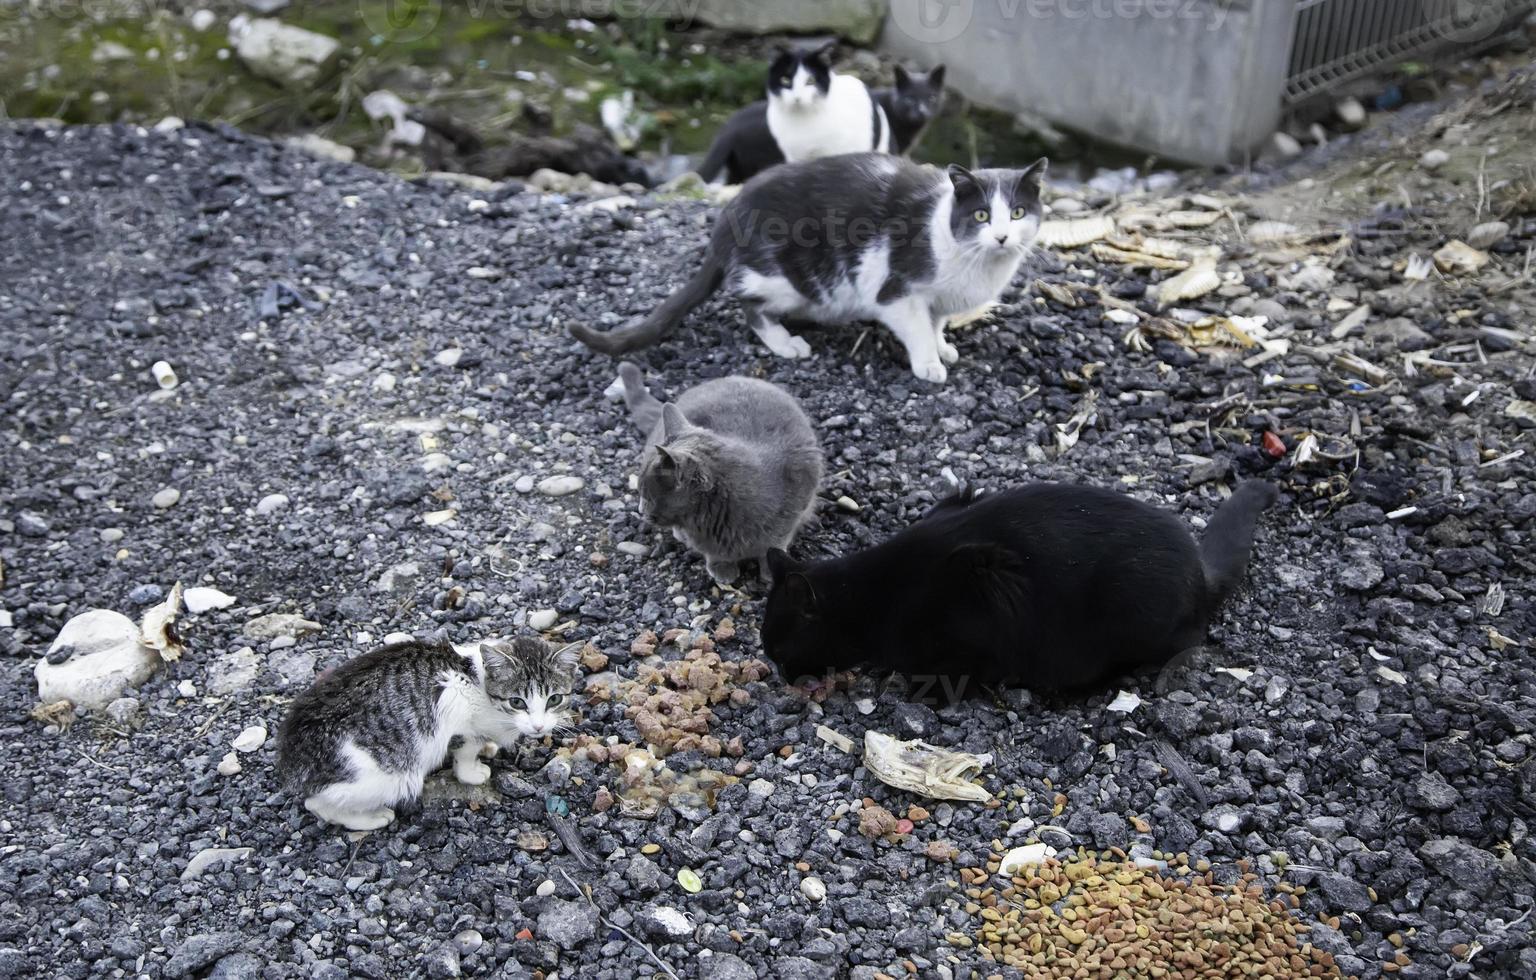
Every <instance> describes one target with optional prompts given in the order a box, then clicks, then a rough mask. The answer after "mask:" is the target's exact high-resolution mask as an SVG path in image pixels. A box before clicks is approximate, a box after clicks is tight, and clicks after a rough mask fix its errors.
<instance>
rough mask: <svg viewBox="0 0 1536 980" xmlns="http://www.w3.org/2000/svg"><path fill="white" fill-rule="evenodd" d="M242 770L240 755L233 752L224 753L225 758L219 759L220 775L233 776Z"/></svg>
mask: <svg viewBox="0 0 1536 980" xmlns="http://www.w3.org/2000/svg"><path fill="white" fill-rule="evenodd" d="M239 771H240V757H239V756H237V755H235V754H234V753H233V752H226V753H224V758H222V759H220V760H219V775H220V776H233V775H234V774H235V773H237V772H239Z"/></svg>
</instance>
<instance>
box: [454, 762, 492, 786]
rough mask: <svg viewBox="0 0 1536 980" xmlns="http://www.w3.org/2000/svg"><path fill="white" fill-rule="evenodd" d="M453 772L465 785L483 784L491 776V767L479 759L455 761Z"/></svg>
mask: <svg viewBox="0 0 1536 980" xmlns="http://www.w3.org/2000/svg"><path fill="white" fill-rule="evenodd" d="M453 774H454V775H455V776H457V777H458V779H459V782H461V783H463V784H464V785H466V786H483V785H485V783H486V781H487V780H489V779H490V778H491V767H490V766H488V765H486V764H485V763H483V762H480V761H471V762H469V763H462V762H456V763H454V766H453Z"/></svg>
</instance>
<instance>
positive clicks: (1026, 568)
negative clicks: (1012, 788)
mask: <svg viewBox="0 0 1536 980" xmlns="http://www.w3.org/2000/svg"><path fill="white" fill-rule="evenodd" d="M1275 497H1276V491H1275V488H1274V487H1272V486H1270V485H1269V484H1266V483H1262V482H1259V481H1250V482H1247V483H1244V484H1242V485H1241V486H1239V487H1238V488H1237V490H1236V491H1235V492H1234V493H1233V494H1232V496H1231V498H1230V499H1228V500H1227V501H1226V502H1225V503H1223V504H1222V505H1221V506H1220V507H1218V508H1217V509H1216V513H1215V514H1214V515H1213V516H1212V518H1211V521H1210V524H1209V525H1208V526H1207V527H1206V531H1205V535H1204V537H1203V539H1202V541H1201V543H1200V545H1199V546H1198V547H1197V546H1196V545H1195V541H1194V538H1193V537H1192V536H1191V535H1190V533H1189V530H1188V529H1187V528H1186V527H1185V526H1184V523H1183V522H1182V521H1180V520H1179V519H1178V518H1177V517H1175V516H1174V515H1173V514H1170V513H1168V512H1167V511H1164V510H1160V509H1158V508H1156V507H1153V506H1151V505H1149V504H1144V503H1141V502H1140V501H1137V500H1134V499H1132V498H1131V497H1127V496H1125V495H1123V494H1120V493H1116V492H1114V491H1111V490H1100V489H1096V488H1093V487H1085V486H1072V485H1068V484H1051V483H1043V484H1037V485H1034V486H1028V487H1020V488H1018V489H1014V490H1008V491H1005V492H1003V493H999V494H996V495H989V496H986V497H981V498H974V497H971V496H970V495H968V494H961V495H958V496H955V497H952V498H950V499H949V500H946V501H944V502H942V503H940V504H939V505H937V506H935V507H934V508H933V510H931V511H930V512H929V513H928V514H926V515H925V516H924V517H923V518H922V519H921V520H919V521H918V522H917V523H916V524H913V525H912V526H911V527H909V528H907V529H905V530H903V531H901V532H899V533H897V534H896V535H895V536H893V537H891V538H889V539H888V540H886V541H884V542H882V543H881V544H879V545H876V546H875V547H873V548H870V549H868V550H865V551H861V552H857V553H855V554H852V555H847V556H844V557H842V558H835V559H832V560H829V561H823V562H817V563H816V564H813V565H804V564H799V563H796V562H794V561H793V560H791V559H790V558H789V556H787V555H785V554H784V553H783V552H771V553H770V554H769V556H768V557H769V565H770V567H771V569H772V571H773V589H772V591H771V592H770V593H769V595H768V608H767V611H766V613H765V614H764V617H763V630H762V636H763V649H764V651H765V652H766V653H767V654H768V656H769V657H770V658H772V659H773V660H774V661H775V662H776V663H777V664H778V666H779V671H780V674H781V675H782V676H783V678H784V679H785V680H786V681H790V682H794V681H795V680H797V679H799V678H804V677H807V676H820V675H824V674H826V673H827V672H829V671H836V670H842V669H846V668H849V667H854V666H857V665H860V664H865V665H869V666H871V667H873V668H875V669H878V670H882V671H897V672H900V673H903V674H906V675H908V676H913V675H919V676H925V677H933V676H941V677H945V678H947V684H948V685H949V686H948V687H946V688H945V690H947V691H951V692H954V694H955V695H956V696H959V695H960V694H961V693H965V692H967V691H969V692H971V693H975V692H976V689H977V688H978V687H979V686H981V685H995V684H1004V683H1018V684H1021V685H1023V686H1027V687H1032V688H1038V689H1043V690H1063V689H1065V690H1070V689H1072V688H1080V687H1083V686H1086V685H1091V684H1095V683H1098V682H1102V681H1104V680H1106V679H1109V678H1112V677H1114V676H1115V675H1116V674H1119V673H1122V672H1125V671H1127V670H1133V669H1135V668H1139V667H1145V666H1152V665H1158V664H1162V663H1164V662H1165V661H1167V660H1168V659H1169V658H1171V657H1173V656H1174V655H1176V654H1178V653H1180V652H1181V651H1183V650H1186V649H1189V648H1191V647H1195V646H1198V645H1199V644H1200V643H1202V642H1203V641H1204V639H1205V632H1206V626H1207V624H1208V623H1209V621H1210V618H1211V616H1212V615H1213V614H1214V613H1215V612H1216V609H1217V607H1218V606H1219V605H1220V604H1221V602H1222V600H1223V599H1224V598H1225V597H1226V596H1227V594H1228V593H1229V592H1231V591H1232V589H1233V587H1234V586H1236V584H1237V583H1238V581H1239V580H1240V579H1241V578H1242V575H1243V570H1244V568H1245V567H1246V565H1247V563H1248V554H1249V551H1250V549H1251V547H1252V543H1253V533H1254V528H1255V525H1256V524H1257V522H1258V518H1259V515H1260V514H1261V513H1262V512H1263V511H1264V509H1265V508H1266V507H1268V506H1269V505H1270V504H1271V503H1273V502H1274V500H1275Z"/></svg>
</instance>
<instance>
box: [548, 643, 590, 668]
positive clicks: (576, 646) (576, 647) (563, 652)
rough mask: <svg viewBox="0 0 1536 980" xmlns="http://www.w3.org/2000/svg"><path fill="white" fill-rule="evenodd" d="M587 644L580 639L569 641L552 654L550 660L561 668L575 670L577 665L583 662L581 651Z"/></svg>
mask: <svg viewBox="0 0 1536 980" xmlns="http://www.w3.org/2000/svg"><path fill="white" fill-rule="evenodd" d="M584 646H586V644H585V643H582V642H580V641H578V642H576V643H567V644H566V645H565V646H563V647H561V648H560V649H558V650H556V651H555V652H554V653H552V654H550V661H551V662H552V663H553V664H554V665H555V667H556V668H557V669H559V670H569V671H574V670H575V669H576V665H577V664H578V663H580V662H581V651H582V648H583V647H584Z"/></svg>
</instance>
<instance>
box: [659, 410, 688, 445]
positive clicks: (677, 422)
mask: <svg viewBox="0 0 1536 980" xmlns="http://www.w3.org/2000/svg"><path fill="white" fill-rule="evenodd" d="M689 428H690V426H689V425H688V420H687V419H685V418H683V413H682V412H681V411H680V410H679V409H678V407H677V406H676V405H674V404H673V403H672V402H667V403H666V404H665V405H663V406H661V436H662V439H663V440H664V441H666V442H671V441H672V440H674V439H676V438H677V437H678V436H680V435H682V434H683V433H685V432H687V431H688V429H689Z"/></svg>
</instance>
